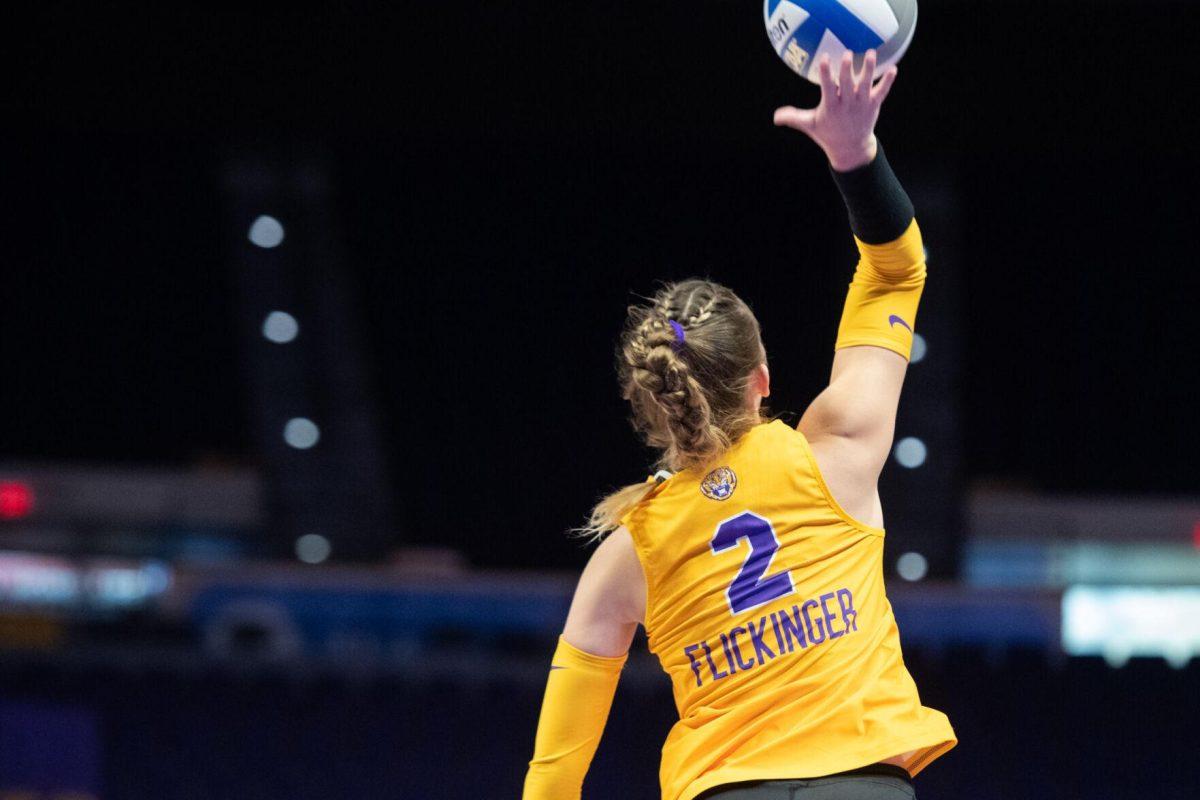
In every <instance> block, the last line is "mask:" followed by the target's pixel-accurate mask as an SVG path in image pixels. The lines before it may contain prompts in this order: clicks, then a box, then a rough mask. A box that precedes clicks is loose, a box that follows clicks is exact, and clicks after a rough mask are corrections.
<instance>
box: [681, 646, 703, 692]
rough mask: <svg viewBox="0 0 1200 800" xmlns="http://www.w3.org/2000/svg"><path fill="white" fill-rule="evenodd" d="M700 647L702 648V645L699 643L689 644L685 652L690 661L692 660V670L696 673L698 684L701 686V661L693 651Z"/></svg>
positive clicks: (684, 649)
mask: <svg viewBox="0 0 1200 800" xmlns="http://www.w3.org/2000/svg"><path fill="white" fill-rule="evenodd" d="M699 649H700V645H698V644H689V645H688V646H687V647H685V648H683V654H684V655H685V656H687V657H688V661H689V662H691V665H692V672H694V673H696V685H697V686H699V685H700V684H701V681H700V662H699V661H697V660H696V657H695V656H693V655H692V653H694V652H696V651H697V650H699Z"/></svg>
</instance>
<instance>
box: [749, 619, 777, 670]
mask: <svg viewBox="0 0 1200 800" xmlns="http://www.w3.org/2000/svg"><path fill="white" fill-rule="evenodd" d="M746 627H747V628H749V629H750V642H751V644H753V645H754V656H755V657H756V658H757V659H758V663H760V664H765V663H767V659H768V658H774V657H775V654H774V653H772V652H771V648H770V647H767V643H766V642H764V641H763V634H765V633H766V632H767V618H766V617H763V618H762V619H760V620H759V621H758V630H757V631H756V630H754V623H753V622H747V623H746ZM763 653H766V656H765V657H764V656H763Z"/></svg>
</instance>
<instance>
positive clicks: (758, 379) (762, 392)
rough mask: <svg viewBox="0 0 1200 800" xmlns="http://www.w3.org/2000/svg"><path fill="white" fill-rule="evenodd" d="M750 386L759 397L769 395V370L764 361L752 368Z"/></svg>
mask: <svg viewBox="0 0 1200 800" xmlns="http://www.w3.org/2000/svg"><path fill="white" fill-rule="evenodd" d="M750 386H751V387H752V389H753V391H754V393H755V394H757V395H758V396H759V397H770V396H771V371H770V370H769V369H767V365H766V363H765V362H764V363H762V364H759V365H758V366H757V367H755V368H754V373H753V374H752V375H751V377H750Z"/></svg>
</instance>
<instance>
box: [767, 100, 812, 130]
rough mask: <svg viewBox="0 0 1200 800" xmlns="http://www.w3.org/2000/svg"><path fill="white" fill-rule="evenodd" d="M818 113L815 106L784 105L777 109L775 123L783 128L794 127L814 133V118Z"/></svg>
mask: <svg viewBox="0 0 1200 800" xmlns="http://www.w3.org/2000/svg"><path fill="white" fill-rule="evenodd" d="M816 113H817V112H816V109H815V108H795V107H794V106H784V107H783V108H778V109H776V110H775V125H776V126H778V127H781V128H792V129H794V130H798V131H803V132H804V133H812V130H813V120H814V119H815V117H816Z"/></svg>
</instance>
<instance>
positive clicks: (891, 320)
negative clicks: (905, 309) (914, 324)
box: [888, 314, 912, 333]
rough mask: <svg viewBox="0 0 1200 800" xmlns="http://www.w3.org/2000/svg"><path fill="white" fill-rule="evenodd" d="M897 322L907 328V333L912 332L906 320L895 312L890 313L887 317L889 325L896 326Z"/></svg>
mask: <svg viewBox="0 0 1200 800" xmlns="http://www.w3.org/2000/svg"><path fill="white" fill-rule="evenodd" d="M897 322H899V323H900V324H901V325H903V326H904V327H906V328H908V332H909V333H912V328H911V327H910V326H909V324H908V323H907V322H905V321H904V319H903V318H902V317H897V316H896V315H895V314H892V315H891V316H890V317H888V324H889V325H891V326H892V327H893V328H894V327H896V323H897Z"/></svg>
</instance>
